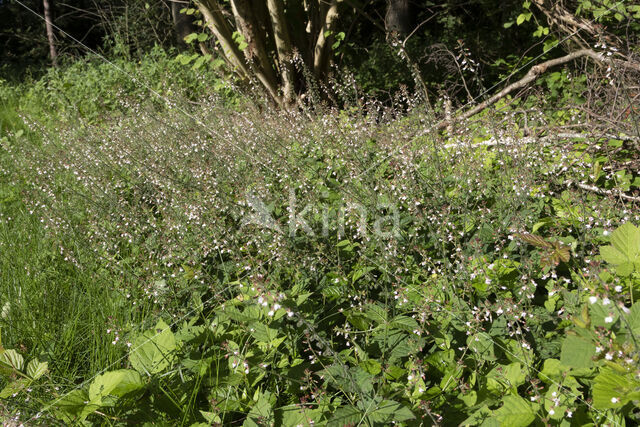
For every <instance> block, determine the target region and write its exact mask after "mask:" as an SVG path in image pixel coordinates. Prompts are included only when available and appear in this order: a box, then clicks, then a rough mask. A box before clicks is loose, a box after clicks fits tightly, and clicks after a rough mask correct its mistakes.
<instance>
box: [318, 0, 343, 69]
mask: <svg viewBox="0 0 640 427" xmlns="http://www.w3.org/2000/svg"><path fill="white" fill-rule="evenodd" d="M336 18H338V0H331V4H330V5H329V7H328V8H327V9H326V12H325V13H324V16H323V22H322V28H320V33H319V34H318V40H317V41H316V45H315V48H314V50H313V73H314V75H315V76H316V78H322V77H324V76H325V75H326V74H327V71H328V69H329V57H330V54H331V50H330V49H329V40H331V39H333V37H332V33H333V31H334V23H335V21H336Z"/></svg>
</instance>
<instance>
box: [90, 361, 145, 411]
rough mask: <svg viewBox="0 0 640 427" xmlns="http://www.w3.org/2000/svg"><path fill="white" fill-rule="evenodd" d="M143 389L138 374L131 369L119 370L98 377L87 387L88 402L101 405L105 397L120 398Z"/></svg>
mask: <svg viewBox="0 0 640 427" xmlns="http://www.w3.org/2000/svg"><path fill="white" fill-rule="evenodd" d="M143 387H144V383H143V382H142V378H141V377H140V374H139V373H137V372H136V371H134V370H131V369H120V370H117V371H110V372H105V373H104V374H102V375H98V376H97V377H96V378H95V379H94V380H93V382H92V383H91V385H90V386H89V400H90V401H91V402H92V403H96V404H99V403H101V404H103V403H104V402H103V398H105V397H107V396H116V397H122V396H124V395H125V394H128V393H131V392H133V391H136V390H139V389H141V388H143Z"/></svg>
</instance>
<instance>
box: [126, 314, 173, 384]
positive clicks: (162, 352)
mask: <svg viewBox="0 0 640 427" xmlns="http://www.w3.org/2000/svg"><path fill="white" fill-rule="evenodd" d="M131 348H132V350H131V353H130V354H129V361H130V362H131V366H132V367H133V368H134V369H135V370H136V371H138V372H140V373H141V374H147V375H152V374H157V373H158V372H161V371H163V370H164V369H166V368H167V367H168V366H169V365H170V364H171V363H172V362H173V358H174V353H175V350H176V340H175V337H174V335H173V332H171V328H169V326H168V325H167V324H166V323H164V322H163V321H162V320H160V321H159V322H158V324H157V325H156V327H155V328H153V329H151V330H148V331H146V332H145V333H143V334H142V335H141V336H139V337H138V338H136V339H135V340H134V342H133V346H132V347H131Z"/></svg>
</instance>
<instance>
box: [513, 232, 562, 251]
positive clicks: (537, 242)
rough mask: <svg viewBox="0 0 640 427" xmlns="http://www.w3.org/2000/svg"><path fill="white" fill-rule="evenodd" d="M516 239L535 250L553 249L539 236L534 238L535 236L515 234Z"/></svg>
mask: <svg viewBox="0 0 640 427" xmlns="http://www.w3.org/2000/svg"><path fill="white" fill-rule="evenodd" d="M516 237H518V238H519V239H520V240H522V241H524V242H527V243H529V244H530V245H532V246H535V247H537V248H543V249H551V248H553V246H552V245H551V243H549V242H547V241H546V240H544V239H543V238H542V237H540V236H536V235H535V234H528V233H520V234H516Z"/></svg>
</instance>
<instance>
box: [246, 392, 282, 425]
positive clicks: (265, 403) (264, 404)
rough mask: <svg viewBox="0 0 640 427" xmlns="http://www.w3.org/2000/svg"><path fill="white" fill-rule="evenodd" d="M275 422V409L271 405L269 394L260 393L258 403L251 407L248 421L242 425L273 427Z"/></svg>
mask: <svg viewBox="0 0 640 427" xmlns="http://www.w3.org/2000/svg"><path fill="white" fill-rule="evenodd" d="M273 421H274V413H273V408H272V407H271V403H269V394H268V393H258V398H257V400H256V403H255V404H254V405H253V407H251V410H250V411H249V414H248V415H247V419H246V420H245V421H244V423H243V424H242V425H243V427H261V426H264V425H272V423H273Z"/></svg>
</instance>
